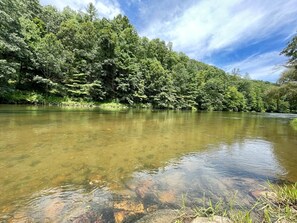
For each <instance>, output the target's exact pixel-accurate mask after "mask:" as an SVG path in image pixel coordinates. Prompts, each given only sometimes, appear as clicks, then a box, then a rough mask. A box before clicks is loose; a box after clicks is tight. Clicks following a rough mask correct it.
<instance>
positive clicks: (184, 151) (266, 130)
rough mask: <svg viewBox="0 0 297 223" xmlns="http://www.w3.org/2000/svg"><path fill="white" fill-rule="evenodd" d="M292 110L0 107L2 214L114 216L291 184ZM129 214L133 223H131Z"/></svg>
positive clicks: (296, 154)
mask: <svg viewBox="0 0 297 223" xmlns="http://www.w3.org/2000/svg"><path fill="white" fill-rule="evenodd" d="M293 117H294V115H284V114H282V115H278V114H246V113H219V112H218V113H217V112H213V113H193V112H173V111H170V112H167V111H165V112H152V111H128V112H122V113H121V112H119V113H108V112H102V111H99V110H96V109H93V110H86V109H75V110H73V109H60V108H49V107H42V108H38V107H19V106H1V107H0V126H1V129H0V194H1V199H0V213H2V214H0V219H1V218H2V219H5V218H8V219H11V218H12V219H14V221H16V222H17V221H20V220H24V219H29V220H30V219H31V220H33V221H43V220H44V219H49V221H57V222H61V221H64V222H68V221H75V220H77V221H80V220H81V219H84V218H86V219H93V220H94V221H95V220H98V221H99V220H100V219H101V220H103V219H109V222H113V221H115V219H117V220H119V218H120V217H121V215H122V213H125V214H126V215H129V213H134V215H136V216H137V217H141V216H142V215H143V214H146V213H148V212H151V211H154V210H156V209H159V208H177V207H178V206H179V205H180V204H181V198H182V195H186V196H187V201H188V202H189V203H195V202H196V198H199V197H202V196H205V195H206V196H207V197H210V198H213V199H216V198H217V197H228V196H230V194H234V192H235V191H237V192H238V199H240V200H241V201H242V202H243V203H245V204H246V205H248V204H249V201H250V200H251V199H252V197H249V196H248V194H249V192H250V191H252V190H255V189H257V188H259V187H260V185H261V184H264V183H265V181H266V180H278V179H284V180H291V181H296V180H297V164H296V163H297V149H296V148H297V147H296V145H297V133H296V132H294V131H293V129H291V128H290V126H289V125H288V122H289V121H290V119H291V118H293ZM134 220H135V219H134Z"/></svg>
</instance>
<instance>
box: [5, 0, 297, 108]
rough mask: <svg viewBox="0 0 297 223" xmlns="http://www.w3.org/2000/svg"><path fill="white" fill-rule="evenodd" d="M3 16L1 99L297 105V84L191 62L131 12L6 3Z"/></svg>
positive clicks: (23, 0) (31, 0) (21, 0)
mask: <svg viewBox="0 0 297 223" xmlns="http://www.w3.org/2000/svg"><path fill="white" fill-rule="evenodd" d="M0 14H1V19H0V30H1V31H0V81H1V82H0V88H1V91H0V102H1V103H30V102H34V103H42V102H46V100H47V99H48V100H49V99H50V98H67V99H71V100H74V101H92V102H94V101H95V102H101V101H111V100H116V101H118V102H121V103H126V104H131V105H134V104H147V105H151V106H152V107H154V108H165V109H191V108H197V109H199V110H218V111H258V112H260V111H268V112H290V111H291V112H295V111H296V110H297V103H296V100H297V99H296V98H297V97H296V85H295V86H293V88H292V87H290V86H289V87H288V81H286V80H284V81H280V83H281V84H271V83H268V82H263V81H254V80H250V79H249V78H248V77H245V78H243V77H241V76H240V75H239V74H238V72H233V73H232V74H228V73H226V72H224V71H223V70H221V69H218V68H216V67H214V66H210V65H207V64H204V63H202V62H198V61H196V60H193V59H190V58H189V57H188V56H186V55H185V54H183V53H178V52H174V51H173V50H172V43H165V42H164V41H162V40H160V39H153V40H149V39H148V38H146V37H140V36H139V35H138V34H137V32H136V30H135V28H134V27H133V26H132V25H131V24H130V22H129V20H128V18H127V17H126V16H122V15H119V16H117V17H115V18H114V19H112V20H108V19H105V18H103V19H99V18H98V16H97V12H96V9H95V7H94V5H92V4H89V6H88V8H87V9H86V12H77V11H74V10H72V9H70V8H68V7H67V8H65V9H64V10H63V11H58V10H57V9H56V8H54V7H53V6H45V7H42V6H41V5H40V4H39V1H37V0H18V1H15V0H1V1H0ZM294 72H295V71H294ZM289 82H290V84H293V85H294V83H295V84H296V82H294V81H291V80H290V81H289Z"/></svg>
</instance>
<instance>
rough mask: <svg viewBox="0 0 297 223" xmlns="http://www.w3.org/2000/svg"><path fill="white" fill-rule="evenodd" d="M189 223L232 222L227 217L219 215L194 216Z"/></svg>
mask: <svg viewBox="0 0 297 223" xmlns="http://www.w3.org/2000/svg"><path fill="white" fill-rule="evenodd" d="M191 223H232V221H231V220H230V219H229V218H226V217H221V216H213V217H196V218H195V219H194V220H193V221H192V222H191Z"/></svg>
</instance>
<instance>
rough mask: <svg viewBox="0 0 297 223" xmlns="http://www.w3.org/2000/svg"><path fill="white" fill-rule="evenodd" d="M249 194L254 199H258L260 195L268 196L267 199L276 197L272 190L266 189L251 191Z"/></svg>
mask: <svg viewBox="0 0 297 223" xmlns="http://www.w3.org/2000/svg"><path fill="white" fill-rule="evenodd" d="M250 195H251V196H252V197H253V198H255V199H259V198H261V197H265V198H268V199H269V200H272V201H273V200H275V199H276V194H275V193H274V192H271V191H267V190H255V191H251V192H250Z"/></svg>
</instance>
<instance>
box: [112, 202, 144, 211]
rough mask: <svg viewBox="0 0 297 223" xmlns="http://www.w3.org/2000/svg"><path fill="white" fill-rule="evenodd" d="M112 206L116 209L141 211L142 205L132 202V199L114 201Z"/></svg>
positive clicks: (142, 209)
mask: <svg viewBox="0 0 297 223" xmlns="http://www.w3.org/2000/svg"><path fill="white" fill-rule="evenodd" d="M113 207H114V208H115V209H117V210H123V211H128V212H133V213H143V212H144V206H143V204H142V203H138V202H134V201H128V200H124V201H116V202H114V204H113Z"/></svg>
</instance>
